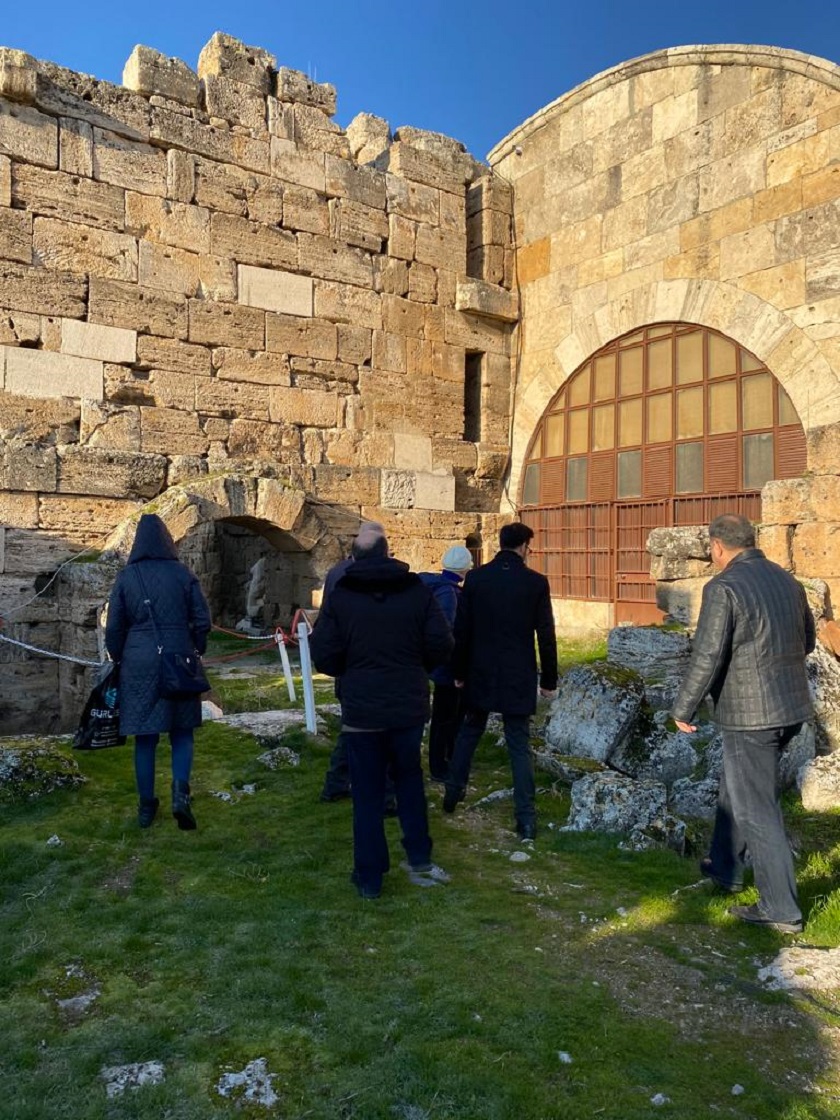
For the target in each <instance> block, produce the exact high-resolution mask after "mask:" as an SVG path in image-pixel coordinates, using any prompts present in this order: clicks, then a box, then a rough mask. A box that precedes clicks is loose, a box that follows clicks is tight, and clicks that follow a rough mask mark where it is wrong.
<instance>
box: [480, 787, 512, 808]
mask: <svg viewBox="0 0 840 1120" xmlns="http://www.w3.org/2000/svg"><path fill="white" fill-rule="evenodd" d="M511 797H513V790H512V789H494V790H493V792H492V793H488V794H487V796H486V797H482V798H480V799H479V800H478V801H476V802H474V803H473V804H472V805H471V806H470V808H471V809H480V808H481V806H482V805H495V803H496V802H497V801H508V800H509V799H510V798H511Z"/></svg>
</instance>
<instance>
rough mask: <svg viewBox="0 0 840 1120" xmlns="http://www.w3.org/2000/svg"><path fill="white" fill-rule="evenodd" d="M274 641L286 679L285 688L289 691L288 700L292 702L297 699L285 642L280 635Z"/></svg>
mask: <svg viewBox="0 0 840 1120" xmlns="http://www.w3.org/2000/svg"><path fill="white" fill-rule="evenodd" d="M274 640H275V642H277V648H278V649H279V651H280V660H281V661H282V662H283V676H284V677H285V678H286V688H288V690H289V699H290V700H291V701H294V700H296V699H297V697H296V695H295V682H294V678H293V677H292V666H291V665H290V664H289V651H288V650H287V649H286V640H285V638H284V637H283V635H282V634H277V635H276V636H275V638H274Z"/></svg>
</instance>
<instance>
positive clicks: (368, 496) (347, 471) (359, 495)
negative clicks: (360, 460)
mask: <svg viewBox="0 0 840 1120" xmlns="http://www.w3.org/2000/svg"><path fill="white" fill-rule="evenodd" d="M313 480H314V487H313V488H314V491H315V496H316V497H317V498H319V499H320V500H321V501H322V502H340V503H345V504H347V505H349V506H351V507H352V506H355V507H356V508H359V506H363V505H371V506H373V505H378V504H379V471H378V470H376V469H375V468H373V467H354V468H350V467H340V466H334V465H333V464H332V463H319V464H318V465H317V466H316V467H315V468H314V469H313Z"/></svg>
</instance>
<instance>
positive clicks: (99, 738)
mask: <svg viewBox="0 0 840 1120" xmlns="http://www.w3.org/2000/svg"><path fill="white" fill-rule="evenodd" d="M125 740H126V737H125V735H120V668H119V665H115V664H114V662H113V661H106V662H105V664H104V665H103V666H102V667H101V668H100V670H99V679H98V681H97V682H96V684H95V685H94V687H93V690H92V691H91V694H90V696H89V697H88V699H87V703H86V704H85V707H84V710H83V712H82V718H81V719H80V720H79V726H78V729H77V730H76V734H75V735H74V736H73V750H75V751H101V750H102V749H103V748H104V747H121V746H122V745H123V743H124V742H125Z"/></svg>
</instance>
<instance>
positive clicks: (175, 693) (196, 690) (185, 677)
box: [134, 567, 210, 700]
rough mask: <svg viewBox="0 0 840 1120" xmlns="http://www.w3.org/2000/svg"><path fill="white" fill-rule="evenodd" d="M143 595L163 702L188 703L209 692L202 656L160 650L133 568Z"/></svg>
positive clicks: (152, 615) (146, 599)
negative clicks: (195, 697)
mask: <svg viewBox="0 0 840 1120" xmlns="http://www.w3.org/2000/svg"><path fill="white" fill-rule="evenodd" d="M134 572H135V574H136V575H137V579H138V582H139V584H140V590H141V592H142V595H143V602H144V603H145V604H146V606H147V607H148V608H149V618H150V619H151V620H152V626H153V627H154V631H155V642H156V643H157V651H158V691H159V692H160V694H161V696H162V697H163V698H164V699H165V700H189V699H190V698H191V697H193V696H198V695H199V694H200V693H202V692H209V691H210V682H209V681H208V680H207V675H206V673H205V672H204V665H203V664H202V661H201V655H200V654H199V652H198V651H197V650H194V651H193V652H192V653H191V654H189V653H173V651H172V650H166V649H164V648H163V640H162V638H161V636H160V631H159V630H158V624H157V619H156V618H155V612H154V608H153V607H152V601H151V599H150V598H149V596H148V595H147V594H146V585H145V584H144V582H143V576H142V575H141V574H140V569H139V567H135V568H134Z"/></svg>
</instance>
